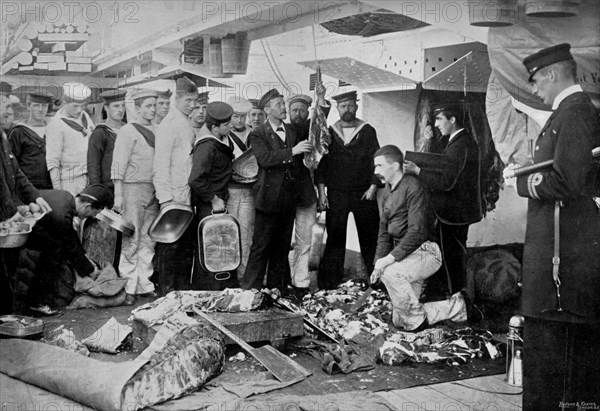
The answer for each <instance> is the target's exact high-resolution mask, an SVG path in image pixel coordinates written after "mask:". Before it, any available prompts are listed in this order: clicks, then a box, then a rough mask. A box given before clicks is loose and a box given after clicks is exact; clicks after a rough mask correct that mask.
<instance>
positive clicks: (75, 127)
mask: <svg viewBox="0 0 600 411" xmlns="http://www.w3.org/2000/svg"><path fill="white" fill-rule="evenodd" d="M61 120H62V121H64V122H65V124H66V125H68V126H69V127H71V128H72V129H73V130H75V131H78V132H80V133H81V134H83V136H84V137H87V135H88V130H87V126H88V122H87V118H86V117H85V115H83V114H82V115H81V123H82V124H83V126H82V125H81V124H79V123H78V122H76V121H73V120H70V119H68V118H64V117H61Z"/></svg>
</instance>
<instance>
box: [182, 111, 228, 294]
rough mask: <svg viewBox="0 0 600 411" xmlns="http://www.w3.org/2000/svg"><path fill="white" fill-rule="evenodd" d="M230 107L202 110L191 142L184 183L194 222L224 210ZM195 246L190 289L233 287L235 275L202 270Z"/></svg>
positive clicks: (226, 195) (226, 194)
mask: <svg viewBox="0 0 600 411" xmlns="http://www.w3.org/2000/svg"><path fill="white" fill-rule="evenodd" d="M232 115H233V109H232V108H231V106H230V105H229V104H227V103H223V102H221V101H215V102H213V103H210V104H209V105H208V107H207V109H206V123H205V124H204V126H203V127H202V129H201V130H200V133H199V137H198V139H197V140H196V142H195V143H194V149H193V164H192V172H191V174H190V177H189V180H188V183H189V185H190V188H191V190H192V205H193V206H194V207H196V221H195V223H194V222H193V223H192V224H193V225H194V226H195V227H196V228H197V227H198V222H199V221H201V220H202V219H203V218H204V217H208V216H209V215H211V213H221V212H224V211H225V210H226V209H227V207H226V205H227V200H228V199H229V191H228V189H227V186H228V183H229V179H230V178H231V173H232V161H233V146H232V144H231V141H230V140H229V137H228V135H229V132H230V131H231V116H232ZM198 257H199V256H198V253H197V247H196V256H195V264H194V276H193V281H192V287H193V289H199V290H223V289H225V288H232V287H236V286H237V274H236V273H235V272H232V273H229V274H230V276H229V278H227V279H224V280H222V281H221V280H219V279H217V278H216V277H215V275H214V274H211V273H209V272H207V271H205V270H204V269H203V268H202V266H201V264H200V260H199V258H198Z"/></svg>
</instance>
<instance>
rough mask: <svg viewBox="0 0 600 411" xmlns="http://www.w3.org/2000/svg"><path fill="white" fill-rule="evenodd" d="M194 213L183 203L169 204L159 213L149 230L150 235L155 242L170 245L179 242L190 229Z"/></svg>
mask: <svg viewBox="0 0 600 411" xmlns="http://www.w3.org/2000/svg"><path fill="white" fill-rule="evenodd" d="M193 218H194V211H193V210H192V207H190V206H189V205H187V204H183V203H169V204H167V205H166V206H164V207H163V209H162V210H160V212H159V213H158V215H157V216H156V218H155V219H154V221H153V222H152V225H150V228H149V229H148V235H149V236H150V238H151V239H152V240H153V241H156V242H159V243H165V244H170V243H174V242H175V241H177V240H179V239H180V238H181V236H182V235H183V233H184V232H185V230H186V229H187V228H188V226H189V225H190V223H191V222H192V219H193Z"/></svg>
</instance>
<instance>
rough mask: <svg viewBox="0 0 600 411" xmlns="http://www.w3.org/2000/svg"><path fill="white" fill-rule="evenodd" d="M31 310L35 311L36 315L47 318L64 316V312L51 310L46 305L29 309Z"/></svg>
mask: <svg viewBox="0 0 600 411" xmlns="http://www.w3.org/2000/svg"><path fill="white" fill-rule="evenodd" d="M29 310H31V311H33V314H34V315H39V316H46V317H50V316H53V315H62V314H63V311H61V310H58V309H55V308H51V307H50V306H49V305H47V304H45V305H36V306H33V307H29Z"/></svg>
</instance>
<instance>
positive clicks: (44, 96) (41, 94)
mask: <svg viewBox="0 0 600 411" xmlns="http://www.w3.org/2000/svg"><path fill="white" fill-rule="evenodd" d="M53 100H54V96H53V95H52V94H50V93H48V92H47V91H45V90H38V91H31V92H29V93H27V101H29V102H31V103H40V104H51V103H52V101H53Z"/></svg>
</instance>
